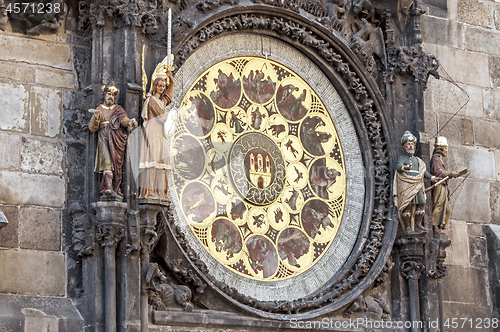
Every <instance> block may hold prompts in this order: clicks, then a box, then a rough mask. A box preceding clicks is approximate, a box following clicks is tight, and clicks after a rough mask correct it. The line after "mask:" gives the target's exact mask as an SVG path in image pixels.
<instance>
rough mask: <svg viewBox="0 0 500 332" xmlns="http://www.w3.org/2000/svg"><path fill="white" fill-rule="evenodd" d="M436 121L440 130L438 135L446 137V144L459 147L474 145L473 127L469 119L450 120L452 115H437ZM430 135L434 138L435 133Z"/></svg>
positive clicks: (457, 118) (456, 117)
mask: <svg viewBox="0 0 500 332" xmlns="http://www.w3.org/2000/svg"><path fill="white" fill-rule="evenodd" d="M438 121H439V128H440V129H441V131H440V132H439V135H441V136H444V137H446V138H447V139H448V143H452V144H453V143H455V144H457V143H458V144H461V145H473V144H474V131H473V128H474V126H473V123H472V120H471V119H470V118H466V117H459V116H455V117H454V118H452V115H449V114H439V115H438ZM448 121H449V122H448ZM430 134H431V136H434V134H435V133H430Z"/></svg>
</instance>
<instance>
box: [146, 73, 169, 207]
mask: <svg viewBox="0 0 500 332" xmlns="http://www.w3.org/2000/svg"><path fill="white" fill-rule="evenodd" d="M167 79H168V81H169V83H170V84H168V86H167ZM173 93H174V79H173V76H172V72H171V71H167V72H166V75H165V76H158V77H157V78H155V79H154V81H153V83H152V89H151V93H149V94H148V95H147V98H146V100H145V102H144V106H143V107H142V113H141V116H142V118H143V119H144V124H143V127H142V134H143V135H142V136H143V140H142V142H143V143H142V145H141V156H140V163H139V169H140V173H139V199H140V200H148V202H149V203H151V202H150V201H149V200H159V201H164V202H168V201H169V199H168V178H167V169H168V168H169V167H170V162H169V154H168V149H167V136H168V133H167V132H165V123H166V122H167V120H168V116H169V115H170V112H175V111H170V112H168V111H167V110H166V107H167V106H168V105H169V104H170V101H171V100H172V96H173Z"/></svg>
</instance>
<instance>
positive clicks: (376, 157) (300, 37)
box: [169, 14, 390, 314]
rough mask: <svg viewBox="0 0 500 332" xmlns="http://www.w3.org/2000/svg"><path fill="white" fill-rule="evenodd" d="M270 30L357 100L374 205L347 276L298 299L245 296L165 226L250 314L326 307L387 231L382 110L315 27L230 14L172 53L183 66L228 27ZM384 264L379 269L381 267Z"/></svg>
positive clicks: (357, 277) (367, 266)
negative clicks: (324, 67)
mask: <svg viewBox="0 0 500 332" xmlns="http://www.w3.org/2000/svg"><path fill="white" fill-rule="evenodd" d="M259 29H263V30H268V31H271V32H275V33H277V34H279V35H282V36H284V37H285V38H288V39H291V40H293V41H295V42H297V43H300V44H302V45H303V46H304V47H305V48H307V49H309V50H310V52H311V53H315V54H317V55H318V56H320V57H321V58H323V59H324V61H325V62H326V63H328V64H329V65H330V66H331V70H332V71H335V72H336V73H338V74H339V75H340V77H341V79H342V80H343V82H344V83H345V86H346V87H347V89H348V93H349V94H350V95H351V97H352V99H353V100H354V101H355V103H356V107H357V110H358V111H359V112H360V115H361V117H362V119H363V121H364V126H366V132H367V133H368V139H369V145H370V147H371V155H370V158H373V159H372V161H371V162H373V171H374V173H373V176H374V180H375V181H374V185H375V187H374V192H375V195H374V200H373V205H372V209H373V210H372V219H371V221H370V225H369V229H370V231H369V233H368V237H367V240H366V242H365V244H364V246H363V247H362V248H361V249H360V255H359V257H358V258H357V261H356V263H355V264H353V268H352V270H351V271H350V272H349V273H347V275H346V277H345V278H343V279H342V280H340V281H339V282H336V283H335V284H330V285H328V286H326V287H324V288H323V289H322V291H321V292H319V293H315V294H313V295H311V296H306V297H304V298H300V299H297V300H292V301H286V300H282V301H281V300H280V301H259V300H257V299H255V298H252V297H249V296H245V295H243V294H241V293H240V292H238V290H236V289H234V288H232V287H229V286H228V285H226V284H224V283H222V282H220V281H219V280H217V279H215V278H213V277H212V276H211V275H210V274H209V273H208V269H207V267H206V266H205V264H204V262H203V261H201V260H200V259H199V257H198V255H197V254H196V252H195V251H194V250H193V249H191V247H190V244H189V241H187V240H186V238H185V236H184V234H183V232H182V231H181V230H179V229H178V228H176V226H175V225H174V224H172V221H171V222H170V224H169V226H170V227H171V229H172V230H173V231H174V234H175V235H176V237H177V241H178V243H179V244H180V246H181V247H182V248H183V249H184V251H185V252H186V254H187V256H188V257H189V259H190V260H191V262H192V264H193V265H194V266H196V267H197V270H198V272H200V273H202V274H204V276H205V277H206V278H208V280H210V282H211V283H213V284H214V285H215V286H217V287H218V288H219V289H220V290H222V291H223V292H224V293H226V294H227V295H229V296H230V297H232V298H233V299H235V300H236V301H238V302H240V303H243V304H245V305H246V306H249V307H252V308H255V309H257V310H253V312H257V313H259V312H261V311H267V312H271V313H296V314H297V313H301V312H306V311H312V310H315V309H319V308H322V307H324V306H325V305H327V304H328V303H330V302H336V301H337V300H336V299H338V298H340V297H342V296H344V294H346V293H347V292H348V291H349V290H351V289H353V288H354V287H356V286H358V285H359V284H360V283H362V282H363V281H364V277H366V276H367V275H369V274H370V272H371V270H372V268H373V267H374V263H375V261H376V260H377V258H378V256H379V252H380V249H381V247H382V239H383V237H384V233H385V224H386V221H387V220H388V209H387V206H388V203H389V200H390V194H389V192H390V191H389V189H390V185H389V167H388V164H389V160H388V158H387V140H386V138H385V134H384V132H383V130H384V129H383V125H382V122H381V113H380V109H378V108H376V107H374V100H373V99H372V98H373V97H372V95H371V93H369V92H368V91H367V87H366V85H365V83H364V81H363V80H362V79H361V78H360V76H359V74H358V73H357V72H355V71H353V69H352V67H351V65H350V64H349V61H348V60H347V59H346V58H344V57H343V56H342V55H341V54H339V53H337V52H336V51H335V50H334V48H333V47H332V44H330V43H329V42H328V41H327V40H325V39H324V38H323V37H321V36H319V35H317V34H316V33H314V32H313V31H311V30H309V29H307V28H305V27H303V26H302V25H301V24H300V22H297V21H293V20H289V19H284V18H281V17H274V16H268V15H264V14H262V15H250V14H238V15H231V16H227V17H225V18H222V19H219V20H217V21H215V22H212V23H209V24H207V25H206V26H204V27H200V28H199V29H198V30H197V32H196V33H194V34H192V36H191V38H190V39H188V40H186V41H185V42H184V43H183V45H181V46H180V48H179V51H178V55H177V57H176V59H177V61H178V65H179V66H180V65H181V64H183V63H184V62H185V61H186V60H187V58H188V57H189V55H190V54H192V53H193V52H195V51H196V49H197V48H198V47H200V45H202V44H203V43H205V42H207V41H209V40H211V39H212V38H214V37H216V36H218V35H220V34H222V33H223V32H230V31H245V30H249V31H252V30H256V31H257V30H259ZM382 267H383V266H381V267H380V270H381V269H382Z"/></svg>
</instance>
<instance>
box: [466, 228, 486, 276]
mask: <svg viewBox="0 0 500 332" xmlns="http://www.w3.org/2000/svg"><path fill="white" fill-rule="evenodd" d="M468 226H469V227H468V230H469V257H470V265H471V266H473V267H479V268H488V248H487V243H486V234H485V233H484V226H483V225H475V224H469V225H468Z"/></svg>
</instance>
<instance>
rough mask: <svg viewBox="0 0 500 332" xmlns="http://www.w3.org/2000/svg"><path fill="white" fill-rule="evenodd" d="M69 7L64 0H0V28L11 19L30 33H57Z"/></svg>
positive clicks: (25, 31)
mask: <svg viewBox="0 0 500 332" xmlns="http://www.w3.org/2000/svg"><path fill="white" fill-rule="evenodd" d="M67 11H68V7H67V5H66V4H65V2H64V1H63V0H42V1H29V2H28V1H26V2H23V3H19V2H16V1H7V2H6V1H4V0H0V29H1V30H3V29H4V28H5V25H6V24H7V21H8V20H9V19H10V20H11V21H12V24H19V28H20V29H21V30H22V31H24V33H26V34H28V35H39V34H42V33H55V32H56V31H57V29H59V27H60V26H61V24H62V20H63V19H64V17H65V16H66V13H67Z"/></svg>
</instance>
